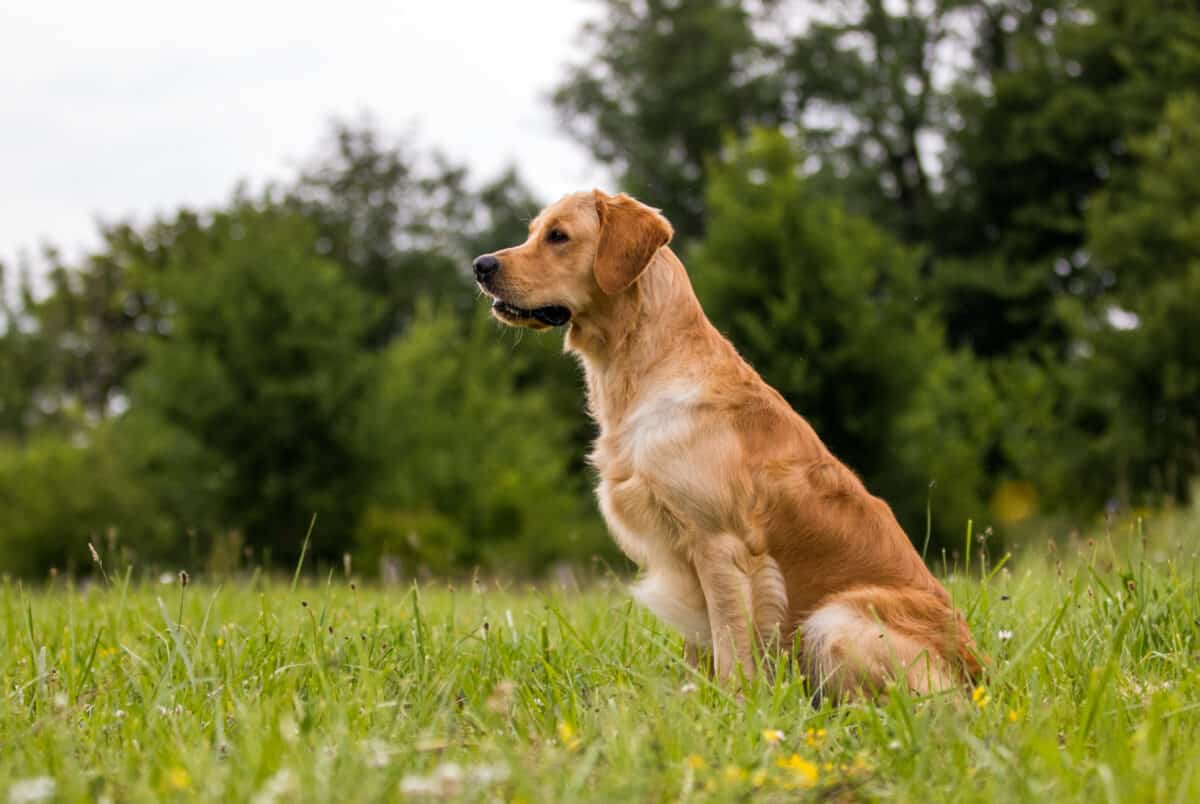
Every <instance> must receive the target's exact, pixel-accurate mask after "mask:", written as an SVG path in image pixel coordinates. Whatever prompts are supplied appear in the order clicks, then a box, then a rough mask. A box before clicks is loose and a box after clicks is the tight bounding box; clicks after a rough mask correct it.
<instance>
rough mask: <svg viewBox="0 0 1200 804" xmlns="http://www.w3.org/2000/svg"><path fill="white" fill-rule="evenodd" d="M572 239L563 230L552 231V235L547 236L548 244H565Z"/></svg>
mask: <svg viewBox="0 0 1200 804" xmlns="http://www.w3.org/2000/svg"><path fill="white" fill-rule="evenodd" d="M570 239H571V238H569V237H567V233H566V232H564V231H563V230H562V229H551V230H550V233H549V234H547V235H546V242H548V243H565V242H567V241H568V240H570Z"/></svg>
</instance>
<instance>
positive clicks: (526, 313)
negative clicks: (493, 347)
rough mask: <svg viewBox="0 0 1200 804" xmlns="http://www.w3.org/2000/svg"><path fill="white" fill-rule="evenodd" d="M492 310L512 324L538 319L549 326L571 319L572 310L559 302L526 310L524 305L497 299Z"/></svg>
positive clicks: (555, 325)
mask: <svg viewBox="0 0 1200 804" xmlns="http://www.w3.org/2000/svg"><path fill="white" fill-rule="evenodd" d="M492 312H493V313H494V314H495V315H496V317H497V318H499V319H500V320H501V321H506V322H508V323H511V324H524V323H528V322H530V321H536V322H537V323H539V324H542V325H544V326H547V327H561V326H562V325H563V324H566V323H567V322H568V321H570V320H571V311H570V310H568V309H567V308H566V307H562V306H561V305H557V304H550V305H547V306H545V307H535V308H533V309H532V310H526V309H525V308H524V307H517V306H516V305H515V304H509V303H508V302H506V301H500V300H499V299H496V300H494V301H493V302H492Z"/></svg>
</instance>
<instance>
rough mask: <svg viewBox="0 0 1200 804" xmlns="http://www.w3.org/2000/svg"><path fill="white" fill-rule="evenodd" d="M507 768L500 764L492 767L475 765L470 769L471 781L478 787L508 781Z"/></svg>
mask: <svg viewBox="0 0 1200 804" xmlns="http://www.w3.org/2000/svg"><path fill="white" fill-rule="evenodd" d="M508 774H509V770H508V766H507V765H505V764H504V763H502V762H497V763H495V764H494V765H477V766H475V767H474V768H471V773H470V775H471V781H472V782H473V783H474V784H477V785H479V786H480V787H487V786H489V785H493V784H499V783H500V782H504V781H507V780H508Z"/></svg>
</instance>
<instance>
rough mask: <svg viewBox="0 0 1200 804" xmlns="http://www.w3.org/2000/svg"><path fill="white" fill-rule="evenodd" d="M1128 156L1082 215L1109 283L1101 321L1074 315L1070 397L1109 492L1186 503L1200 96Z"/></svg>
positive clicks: (1195, 375)
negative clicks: (1131, 168)
mask: <svg viewBox="0 0 1200 804" xmlns="http://www.w3.org/2000/svg"><path fill="white" fill-rule="evenodd" d="M1198 41H1200V40H1198ZM1133 155H1134V157H1135V159H1137V172H1136V180H1135V181H1133V182H1132V183H1131V184H1130V185H1128V186H1126V187H1124V188H1111V189H1110V190H1108V191H1106V192H1105V193H1102V194H1100V195H1099V196H1097V197H1096V198H1095V199H1094V200H1093V203H1092V204H1091V206H1090V208H1089V210H1088V232H1089V235H1090V237H1089V240H1088V246H1089V250H1090V253H1091V255H1092V259H1093V261H1094V263H1095V266H1096V269H1097V270H1100V271H1104V272H1108V273H1110V274H1111V275H1112V276H1113V277H1114V279H1115V287H1114V289H1113V292H1112V293H1111V294H1109V295H1108V296H1107V297H1106V298H1107V299H1108V300H1109V305H1110V306H1106V307H1105V308H1104V309H1103V310H1101V311H1100V312H1099V313H1098V314H1095V315H1090V316H1089V315H1087V314H1086V312H1085V311H1081V310H1078V309H1077V310H1075V312H1076V318H1075V319H1074V321H1075V323H1076V326H1075V330H1074V331H1075V333H1076V337H1077V338H1078V344H1079V346H1078V347H1077V348H1078V349H1081V350H1082V351H1083V352H1084V354H1085V355H1086V356H1087V357H1088V359H1087V360H1086V361H1085V362H1084V365H1083V370H1084V373H1085V382H1084V384H1083V387H1082V388H1080V389H1079V394H1078V395H1077V396H1076V397H1075V400H1074V401H1075V403H1076V410H1077V411H1078V412H1077V417H1079V418H1083V419H1084V421H1085V422H1089V423H1091V424H1092V426H1093V429H1094V430H1095V431H1096V438H1095V439H1094V443H1093V447H1092V448H1093V449H1094V450H1095V451H1096V452H1097V453H1098V455H1097V457H1098V458H1100V460H1096V461H1094V462H1093V463H1094V465H1095V466H1096V467H1097V468H1099V469H1100V470H1101V471H1100V472H1099V473H1098V474H1099V477H1098V478H1097V479H1103V480H1106V481H1107V488H1105V489H1104V491H1105V493H1107V494H1109V495H1115V496H1119V497H1121V498H1123V499H1124V500H1125V501H1126V502H1145V501H1147V500H1150V501H1154V500H1156V499H1158V498H1161V497H1163V496H1166V497H1168V498H1174V499H1186V498H1187V496H1188V494H1189V492H1190V490H1191V488H1190V487H1191V482H1192V480H1193V479H1194V478H1197V477H1200V175H1198V173H1197V170H1196V165H1197V164H1200V96H1197V95H1195V94H1187V95H1182V96H1179V97H1177V98H1175V99H1173V100H1172V101H1170V102H1169V103H1168V104H1167V107H1166V110H1165V111H1164V114H1163V117H1162V119H1161V121H1160V123H1159V125H1158V126H1156V128H1155V129H1154V130H1153V131H1152V132H1151V133H1150V134H1148V135H1147V136H1145V137H1143V138H1140V139H1138V140H1135V141H1134V143H1133Z"/></svg>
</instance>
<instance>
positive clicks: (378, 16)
mask: <svg viewBox="0 0 1200 804" xmlns="http://www.w3.org/2000/svg"><path fill="white" fill-rule="evenodd" d="M594 13H595V10H594V7H593V6H591V5H590V4H588V3H586V2H581V0H521V1H520V2H509V3H503V2H483V1H479V2H452V1H451V0H393V2H385V1H384V0H375V1H373V0H342V2H339V3H321V4H316V3H310V2H307V0H293V1H292V2H286V3H284V2H275V1H274V0H271V2H265V1H263V0H242V1H241V2H232V1H231V0H201V1H200V2H193V3H182V2H162V0H158V2H146V1H145V0H102V1H100V2H97V1H96V0H76V1H75V2H63V1H62V0H36V1H35V0H27V1H26V2H21V1H20V0H12V1H11V2H4V3H0V260H4V261H6V262H10V263H11V262H12V261H13V260H14V258H15V257H16V256H17V255H18V254H19V253H20V252H22V251H25V252H27V253H29V254H31V255H32V254H34V253H36V251H37V247H38V246H39V244H40V243H41V242H43V241H48V242H50V243H52V244H54V245H56V246H59V247H61V248H62V249H63V251H64V252H65V255H66V256H67V257H69V258H74V257H76V256H78V254H79V253H80V251H81V250H82V249H83V248H85V247H88V246H92V245H95V243H96V242H97V237H96V225H95V221H96V220H97V218H100V219H103V220H117V219H123V218H126V217H129V216H131V215H132V216H135V218H136V219H137V220H143V221H144V220H146V219H147V218H148V217H149V216H150V215H151V214H153V213H154V212H167V211H170V210H172V209H174V208H175V207H177V206H179V205H182V204H188V205H193V206H196V205H201V206H203V205H209V204H214V203H219V202H220V201H222V200H224V199H225V198H226V197H228V195H229V193H230V192H231V191H232V189H233V187H234V185H235V184H236V182H237V181H238V180H239V179H248V180H250V181H251V183H252V186H257V185H259V184H261V183H262V181H263V180H266V179H286V178H289V177H290V176H292V175H294V172H295V169H296V167H297V166H298V165H299V164H301V163H302V162H303V161H304V160H306V159H307V158H309V157H311V156H312V155H313V154H314V152H315V151H316V149H317V146H318V145H319V144H320V143H321V141H322V138H323V137H324V136H325V134H326V133H327V131H328V122H329V120H330V119H331V118H332V117H334V116H339V117H345V118H357V117H358V116H359V114H360V113H362V112H364V111H367V112H370V113H371V114H372V115H373V117H374V119H375V120H376V122H377V123H378V124H379V126H380V127H381V128H382V129H383V130H384V131H385V132H387V133H390V134H397V135H399V134H403V133H406V132H411V133H413V134H414V135H415V142H416V144H417V145H418V146H419V147H422V148H428V147H438V148H440V149H442V150H443V151H445V152H446V153H447V154H448V155H449V156H450V157H451V158H452V159H454V160H456V161H465V162H466V163H467V164H469V165H470V166H471V167H472V168H473V173H474V175H475V177H476V178H477V179H482V178H485V177H487V176H488V175H491V174H494V173H495V172H497V171H498V170H499V169H500V168H501V167H503V166H504V165H505V164H506V163H507V162H509V161H514V162H516V163H517V164H518V166H519V167H520V170H521V172H522V174H523V175H524V176H525V178H526V180H527V181H529V182H530V183H531V184H532V185H533V187H534V188H535V189H536V190H537V191H538V192H539V193H540V194H541V195H542V196H543V197H545V198H546V199H547V200H550V199H553V198H555V197H557V196H558V195H561V194H562V193H565V192H569V191H571V190H575V189H580V188H586V187H591V186H594V185H601V186H604V185H605V184H606V177H605V174H604V173H603V172H602V171H601V170H599V169H598V168H597V167H596V166H595V165H594V164H593V163H591V162H590V160H589V159H588V157H587V155H586V154H585V153H584V152H583V151H582V150H581V149H580V148H578V147H577V146H575V145H574V144H573V143H571V142H570V141H569V140H568V139H567V138H566V137H565V136H564V135H562V134H561V133H560V132H559V130H558V127H557V125H556V122H555V120H554V118H553V114H552V112H551V111H550V109H549V105H548V103H547V102H546V100H545V96H546V94H547V93H548V91H549V89H550V88H551V87H552V86H553V85H554V83H555V82H556V81H557V80H559V78H560V77H561V76H562V74H563V66H564V65H565V64H566V63H567V62H568V61H570V60H571V59H572V58H573V57H574V45H575V43H576V37H575V33H576V31H577V30H578V28H579V25H580V23H581V22H582V21H583V20H584V19H585V18H587V17H588V16H590V15H592V14H594Z"/></svg>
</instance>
